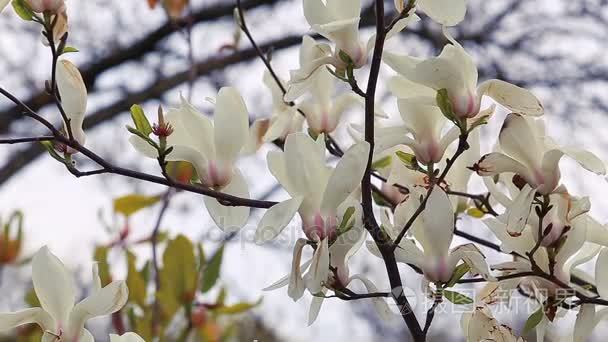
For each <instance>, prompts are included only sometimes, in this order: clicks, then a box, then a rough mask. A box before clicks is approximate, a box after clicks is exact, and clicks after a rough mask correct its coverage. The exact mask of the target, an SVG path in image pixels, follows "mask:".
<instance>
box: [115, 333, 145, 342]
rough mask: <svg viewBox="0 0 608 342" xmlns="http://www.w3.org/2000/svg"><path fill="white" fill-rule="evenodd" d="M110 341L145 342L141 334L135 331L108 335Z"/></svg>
mask: <svg viewBox="0 0 608 342" xmlns="http://www.w3.org/2000/svg"><path fill="white" fill-rule="evenodd" d="M110 342H146V341H145V340H144V339H143V338H141V336H139V335H137V334H136V333H132V332H128V333H126V334H123V335H120V336H119V335H114V334H111V335H110Z"/></svg>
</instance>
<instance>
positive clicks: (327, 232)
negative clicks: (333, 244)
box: [303, 212, 338, 240]
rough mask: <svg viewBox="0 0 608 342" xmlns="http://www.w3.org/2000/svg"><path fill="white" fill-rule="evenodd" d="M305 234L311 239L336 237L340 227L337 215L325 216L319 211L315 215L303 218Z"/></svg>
mask: <svg viewBox="0 0 608 342" xmlns="http://www.w3.org/2000/svg"><path fill="white" fill-rule="evenodd" d="M303 221H304V222H303V223H304V234H306V237H307V238H308V239H310V240H316V239H315V236H316V237H318V238H319V239H320V240H323V239H325V238H329V239H330V240H331V239H334V238H335V237H336V231H337V228H338V218H337V217H336V216H335V215H328V216H323V215H322V214H321V213H319V212H317V213H316V214H315V215H314V216H313V217H311V218H308V219H305V220H303Z"/></svg>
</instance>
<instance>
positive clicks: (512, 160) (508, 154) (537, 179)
mask: <svg viewBox="0 0 608 342" xmlns="http://www.w3.org/2000/svg"><path fill="white" fill-rule="evenodd" d="M498 140H499V146H500V149H501V150H502V152H493V153H490V154H486V155H485V156H483V157H482V158H481V159H480V160H479V162H478V163H477V164H475V166H474V167H473V168H474V169H475V171H477V173H478V174H479V175H481V176H494V175H497V174H500V173H505V172H508V173H514V174H516V175H517V176H519V177H520V179H522V180H523V181H524V182H525V183H527V184H529V185H530V186H531V187H532V188H533V189H536V191H537V192H538V193H540V194H543V195H546V194H550V193H551V192H553V191H554V190H555V189H556V188H557V186H558V185H559V181H560V176H561V174H560V170H559V161H560V160H561V158H562V156H564V155H567V156H569V157H571V158H573V159H574V160H575V161H576V162H578V163H579V164H580V165H581V166H582V167H583V168H585V169H587V170H589V171H591V172H594V173H596V174H605V173H606V168H605V166H604V163H603V162H602V161H601V160H600V159H599V158H598V157H596V156H595V155H594V154H592V153H591V152H588V151H585V150H582V149H579V148H576V147H560V146H558V145H557V144H555V142H553V141H552V139H551V138H549V137H548V136H546V134H545V127H544V124H543V122H542V121H541V120H534V119H532V118H527V117H524V116H522V115H519V114H510V115H508V116H507V118H506V119H505V122H504V124H503V126H502V128H501V131H500V135H499V139H498ZM529 197H532V196H529ZM530 203H531V202H530Z"/></svg>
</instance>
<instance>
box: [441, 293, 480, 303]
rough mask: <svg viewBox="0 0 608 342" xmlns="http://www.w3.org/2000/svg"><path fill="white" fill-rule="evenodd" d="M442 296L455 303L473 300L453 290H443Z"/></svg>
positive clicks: (471, 301)
mask: <svg viewBox="0 0 608 342" xmlns="http://www.w3.org/2000/svg"><path fill="white" fill-rule="evenodd" d="M443 296H444V297H445V298H446V299H447V300H449V301H450V302H452V303H454V304H457V305H464V304H472V303H473V300H472V299H471V298H469V297H467V296H465V295H463V294H462V293H458V292H455V291H449V290H443Z"/></svg>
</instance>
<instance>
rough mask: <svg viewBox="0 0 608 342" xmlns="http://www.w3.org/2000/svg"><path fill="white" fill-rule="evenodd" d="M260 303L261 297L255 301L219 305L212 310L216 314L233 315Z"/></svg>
mask: <svg viewBox="0 0 608 342" xmlns="http://www.w3.org/2000/svg"><path fill="white" fill-rule="evenodd" d="M261 303H262V298H260V299H259V300H258V301H257V302H255V303H238V304H234V305H228V306H220V307H218V308H217V309H214V310H213V312H214V313H216V314H225V315H235V314H239V313H242V312H245V311H248V310H250V309H252V308H255V307H256V306H258V305H260V304H261Z"/></svg>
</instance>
